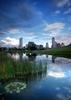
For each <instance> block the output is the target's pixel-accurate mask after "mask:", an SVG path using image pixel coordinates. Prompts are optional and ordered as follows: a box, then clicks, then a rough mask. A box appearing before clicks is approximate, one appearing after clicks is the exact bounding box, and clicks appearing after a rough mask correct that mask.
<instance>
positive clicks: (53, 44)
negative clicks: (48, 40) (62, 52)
mask: <svg viewBox="0 0 71 100" xmlns="http://www.w3.org/2000/svg"><path fill="white" fill-rule="evenodd" d="M56 47H57V43H56V41H55V38H54V37H52V48H56Z"/></svg>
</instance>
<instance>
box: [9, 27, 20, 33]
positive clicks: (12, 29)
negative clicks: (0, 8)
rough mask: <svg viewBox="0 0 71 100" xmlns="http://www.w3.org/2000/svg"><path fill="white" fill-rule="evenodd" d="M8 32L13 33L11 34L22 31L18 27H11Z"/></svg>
mask: <svg viewBox="0 0 71 100" xmlns="http://www.w3.org/2000/svg"><path fill="white" fill-rule="evenodd" d="M8 32H9V33H11V34H18V33H20V32H21V31H20V30H19V29H17V28H11V29H9V31H8Z"/></svg>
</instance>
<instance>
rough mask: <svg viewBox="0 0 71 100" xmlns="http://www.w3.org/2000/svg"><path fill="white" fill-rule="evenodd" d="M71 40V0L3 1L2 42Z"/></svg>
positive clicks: (0, 10) (0, 4)
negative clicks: (21, 39) (20, 39)
mask: <svg viewBox="0 0 71 100" xmlns="http://www.w3.org/2000/svg"><path fill="white" fill-rule="evenodd" d="M20 37H22V38H23V46H25V45H26V44H27V43H28V42H29V41H33V42H35V43H36V44H43V45H44V46H45V45H46V43H49V47H50V46H51V45H52V40H51V39H52V37H55V39H56V41H57V42H58V43H62V42H63V43H64V44H65V45H68V44H69V43H71V0H0V45H2V46H18V44H19V38H20Z"/></svg>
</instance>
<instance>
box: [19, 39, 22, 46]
mask: <svg viewBox="0 0 71 100" xmlns="http://www.w3.org/2000/svg"><path fill="white" fill-rule="evenodd" d="M22 47H23V38H20V39H19V48H22Z"/></svg>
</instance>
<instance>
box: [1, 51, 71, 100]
mask: <svg viewBox="0 0 71 100" xmlns="http://www.w3.org/2000/svg"><path fill="white" fill-rule="evenodd" d="M8 57H9V58H11V59H12V60H13V61H14V62H16V64H18V63H19V62H21V63H24V62H25V61H29V62H30V63H31V65H32V66H33V67H32V68H33V69H34V68H35V67H37V66H38V67H37V70H36V68H35V70H34V72H35V73H34V74H33V72H32V74H31V75H30V72H29V74H28V75H26V74H23V72H22V71H24V68H22V69H16V68H15V72H16V74H15V75H10V77H9V80H8V79H7V80H6V79H5V77H4V80H6V81H4V80H3V76H2V79H1V81H0V90H2V88H4V87H5V86H7V85H8V84H10V83H11V82H23V83H25V84H26V86H25V88H23V89H22V90H21V91H19V93H17V92H15V91H14V92H12V93H10V92H5V94H4V95H3V96H2V97H1V98H2V99H3V100H71V59H68V58H64V57H54V56H51V55H35V56H29V55H26V54H18V53H17V54H8ZM33 62H35V64H33ZM27 63H28V62H27ZM30 63H29V64H30ZM21 66H22V65H21ZM24 66H25V65H24ZM24 66H23V67H24ZM27 66H30V65H28V64H26V67H27ZM1 67H2V65H1V66H0V69H1ZM19 67H20V66H19ZM20 68H21V67H20ZM28 70H30V69H28ZM39 70H40V71H39ZM26 71H27V70H26ZM31 71H33V70H31ZM15 72H13V73H15ZM17 87H18V86H17ZM0 94H1V93H0Z"/></svg>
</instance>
